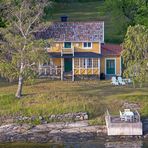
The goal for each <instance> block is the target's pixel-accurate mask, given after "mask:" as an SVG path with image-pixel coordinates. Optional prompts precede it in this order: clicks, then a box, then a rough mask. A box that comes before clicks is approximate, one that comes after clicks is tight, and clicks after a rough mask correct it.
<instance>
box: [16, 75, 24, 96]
mask: <svg viewBox="0 0 148 148" xmlns="http://www.w3.org/2000/svg"><path fill="white" fill-rule="evenodd" d="M22 87H23V77H22V75H20V76H19V81H18V88H17V92H16V94H15V96H16V97H17V98H21V96H22Z"/></svg>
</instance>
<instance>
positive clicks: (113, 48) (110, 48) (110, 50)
mask: <svg viewBox="0 0 148 148" xmlns="http://www.w3.org/2000/svg"><path fill="white" fill-rule="evenodd" d="M121 51H122V46H121V45H119V44H102V45H101V54H102V55H103V56H107V55H117V56H119V55H120V54H121Z"/></svg>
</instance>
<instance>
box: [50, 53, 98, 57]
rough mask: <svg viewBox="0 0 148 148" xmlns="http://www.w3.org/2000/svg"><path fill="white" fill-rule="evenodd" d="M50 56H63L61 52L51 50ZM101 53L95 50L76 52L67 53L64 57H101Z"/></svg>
mask: <svg viewBox="0 0 148 148" xmlns="http://www.w3.org/2000/svg"><path fill="white" fill-rule="evenodd" d="M49 57H52V58H61V53H60V52H51V53H49ZM100 57H101V54H97V53H94V52H75V54H74V56H73V55H72V54H65V55H63V56H62V58H100Z"/></svg>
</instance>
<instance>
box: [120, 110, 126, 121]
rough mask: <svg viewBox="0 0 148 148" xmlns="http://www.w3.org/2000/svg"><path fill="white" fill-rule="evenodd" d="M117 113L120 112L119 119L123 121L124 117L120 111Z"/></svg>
mask: <svg viewBox="0 0 148 148" xmlns="http://www.w3.org/2000/svg"><path fill="white" fill-rule="evenodd" d="M119 112H120V119H121V121H124V120H125V117H124V115H123V113H122V112H121V111H119Z"/></svg>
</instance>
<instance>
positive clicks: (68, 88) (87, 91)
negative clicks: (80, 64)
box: [0, 80, 148, 119]
mask: <svg viewBox="0 0 148 148" xmlns="http://www.w3.org/2000/svg"><path fill="white" fill-rule="evenodd" d="M16 88H17V86H16V85H15V84H14V85H10V84H7V83H6V82H3V83H2V82H0V116H4V115H9V116H12V115H18V114H19V115H27V116H32V115H44V116H45V115H49V114H58V113H67V112H80V111H87V112H88V113H89V114H90V117H91V118H94V119H95V118H97V117H99V116H103V115H104V112H105V111H106V109H107V108H108V109H109V110H111V111H112V112H114V113H115V112H116V113H117V112H118V111H119V109H121V106H122V105H123V102H125V101H129V102H134V103H138V104H139V105H140V107H141V109H140V112H141V114H142V116H148V101H147V99H148V92H147V87H144V88H141V89H133V88H132V87H124V86H120V87H114V86H111V85H110V82H109V81H80V82H78V81H76V82H66V81H64V82H61V81H49V80H44V81H43V80H42V81H41V80H38V82H36V83H35V84H34V85H30V86H29V85H28V86H25V87H24V94H25V96H24V98H23V99H21V100H17V99H15V97H14V94H15V91H16Z"/></svg>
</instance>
